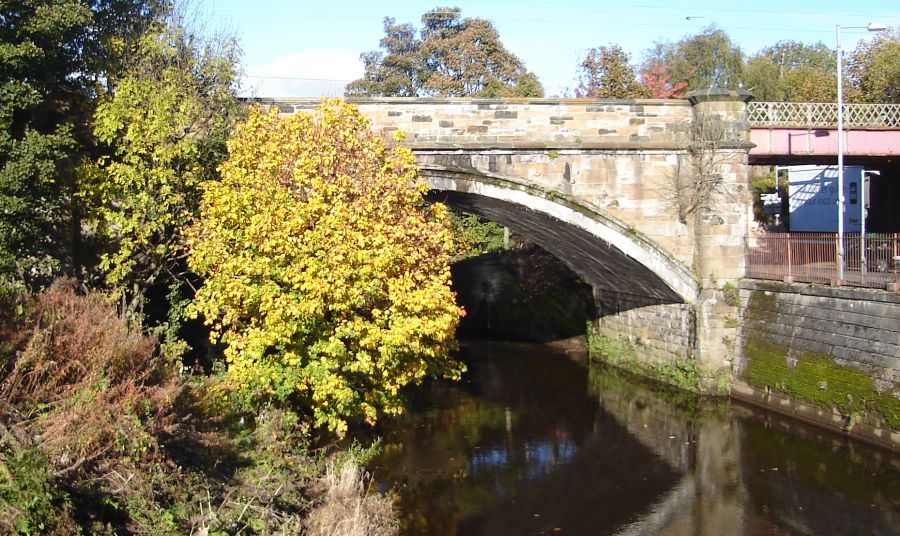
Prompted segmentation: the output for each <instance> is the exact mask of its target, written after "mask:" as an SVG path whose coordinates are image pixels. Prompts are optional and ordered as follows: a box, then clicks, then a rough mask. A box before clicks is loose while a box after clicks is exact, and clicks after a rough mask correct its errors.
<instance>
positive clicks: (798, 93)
mask: <svg viewBox="0 0 900 536" xmlns="http://www.w3.org/2000/svg"><path fill="white" fill-rule="evenodd" d="M836 70H837V64H836V61H835V57H834V52H833V51H832V50H830V49H829V48H828V47H827V46H825V45H824V44H822V43H816V44H814V45H806V44H803V43H798V42H796V41H779V42H778V43H776V44H775V45H773V46H771V47H767V48H764V49H762V50H761V51H759V52H758V53H757V54H756V55H755V56H753V57H752V58H750V60H748V61H747V64H746V66H745V68H744V85H745V87H747V88H748V89H749V90H750V92H751V93H753V95H754V96H755V97H756V98H757V99H759V100H764V101H793V102H802V101H806V102H833V101H834V100H835V98H836V94H837V80H836V79H835V73H836Z"/></svg>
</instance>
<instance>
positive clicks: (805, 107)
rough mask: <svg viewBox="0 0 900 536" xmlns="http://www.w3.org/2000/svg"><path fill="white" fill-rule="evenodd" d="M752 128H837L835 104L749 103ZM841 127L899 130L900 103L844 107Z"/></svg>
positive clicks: (748, 108)
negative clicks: (842, 125)
mask: <svg viewBox="0 0 900 536" xmlns="http://www.w3.org/2000/svg"><path fill="white" fill-rule="evenodd" d="M747 111H748V113H749V116H750V125H751V126H752V127H757V128H758V127H784V128H837V103H836V102H750V103H748V104H747ZM844 127H845V128H858V129H867V128H871V129H889V128H898V129H900V104H844Z"/></svg>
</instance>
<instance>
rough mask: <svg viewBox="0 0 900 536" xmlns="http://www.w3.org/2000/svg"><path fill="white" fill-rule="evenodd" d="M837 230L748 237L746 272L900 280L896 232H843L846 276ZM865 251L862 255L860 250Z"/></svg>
mask: <svg viewBox="0 0 900 536" xmlns="http://www.w3.org/2000/svg"><path fill="white" fill-rule="evenodd" d="M837 251H838V236H837V233H766V234H764V235H760V236H756V237H751V238H750V248H749V254H748V257H747V276H748V277H753V278H757V279H775V280H779V281H783V280H793V281H802V282H806V283H835V282H840V284H844V285H850V286H856V287H871V288H885V287H886V286H887V285H890V284H892V283H897V282H898V281H900V233H880V234H876V233H866V236H865V239H863V237H862V236H861V235H860V233H846V234H844V277H843V279H841V278H840V275H839V274H840V272H839V266H838V262H837V258H838V255H837ZM863 251H864V252H865V255H862V254H861V252H863Z"/></svg>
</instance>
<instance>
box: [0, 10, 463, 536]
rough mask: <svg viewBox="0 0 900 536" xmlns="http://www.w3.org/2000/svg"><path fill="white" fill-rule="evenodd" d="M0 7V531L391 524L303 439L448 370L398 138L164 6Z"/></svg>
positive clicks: (447, 345)
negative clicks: (282, 113) (248, 96)
mask: <svg viewBox="0 0 900 536" xmlns="http://www.w3.org/2000/svg"><path fill="white" fill-rule="evenodd" d="M0 9H2V12H0V29H2V32H0V36H2V42H0V51H2V53H3V54H2V56H0V62H2V65H3V69H4V77H3V79H2V80H0V83H2V84H3V91H2V95H0V98H2V99H3V104H4V106H3V109H2V112H0V532H2V533H4V534H7V533H13V534H16V533H19V534H38V533H47V534H79V533H80V534H270V533H291V534H295V533H301V532H302V533H306V534H388V533H392V532H393V531H394V530H395V529H394V527H395V523H394V516H393V512H392V506H391V501H390V499H389V498H386V497H383V496H377V495H372V494H370V493H368V488H367V487H366V485H365V482H366V476H365V473H364V472H363V471H362V469H361V468H360V467H361V464H363V463H364V462H365V461H366V458H367V456H368V455H370V454H371V452H369V451H366V450H364V449H361V448H351V449H350V450H349V451H347V450H346V449H344V450H343V451H342V450H338V449H334V448H332V449H320V448H318V447H316V445H319V444H322V443H323V442H327V441H328V440H329V438H331V439H333V438H334V433H335V432H337V433H341V432H343V431H344V430H345V429H346V427H347V423H348V422H359V423H362V422H363V421H369V422H371V421H374V420H375V419H376V418H377V417H378V415H380V414H381V413H385V412H387V413H396V412H398V411H400V409H401V404H400V400H399V396H398V392H399V390H400V389H401V388H402V387H403V386H405V385H406V384H409V383H416V382H419V381H421V380H422V379H423V378H424V377H426V376H432V375H437V376H448V377H456V376H458V375H459V373H460V370H461V369H460V366H459V365H457V364H456V363H455V362H454V361H453V360H452V359H450V358H449V351H450V349H452V348H453V344H454V342H453V334H454V329H455V326H456V322H457V320H458V318H459V315H460V310H459V309H458V307H457V306H456V304H455V302H454V299H453V295H452V293H451V291H450V288H449V277H450V275H449V274H450V273H449V266H448V259H449V254H450V245H451V239H450V234H449V233H450V231H449V228H450V227H449V224H448V223H447V221H446V209H445V208H444V207H443V206H442V205H439V204H434V205H431V206H430V207H426V205H425V203H424V199H423V195H424V187H423V186H422V185H421V184H417V183H416V181H415V175H416V169H415V166H414V163H413V160H412V155H411V153H409V151H407V150H404V149H400V148H399V147H397V148H386V147H385V145H384V142H383V140H382V139H381V138H380V137H376V136H374V135H372V134H371V133H369V131H368V122H367V120H366V119H365V118H363V117H362V116H361V115H360V114H359V112H358V111H356V110H355V109H354V108H352V107H350V106H348V105H346V104H344V103H342V102H339V101H329V102H326V103H325V104H324V105H323V106H322V107H321V108H320V109H319V110H318V111H316V112H315V113H314V114H310V115H300V116H297V117H295V118H293V119H289V120H279V119H277V117H276V116H275V115H267V114H264V113H262V112H260V111H255V110H250V111H248V110H246V109H244V108H242V106H241V105H240V104H239V100H238V99H237V88H238V82H239V74H238V73H239V71H240V66H239V63H238V59H239V56H240V51H239V49H238V47H237V44H236V41H235V39H234V38H233V37H232V36H229V35H227V34H216V33H210V32H208V31H207V30H206V29H205V28H203V27H202V25H200V24H199V23H197V22H195V21H192V20H191V19H190V18H189V17H186V16H185V15H184V11H183V10H179V9H176V8H174V7H173V6H171V5H169V4H168V3H165V2H159V3H157V2H152V1H140V0H112V1H110V2H103V3H95V2H80V1H77V0H76V1H67V0H26V1H25V2H21V3H17V4H16V5H9V6H3V7H2V8H0ZM228 140H231V141H230V142H228V147H226V141H228ZM278 156H282V157H283V158H281V159H278V158H277V157H278ZM188 315H191V318H189V317H188ZM204 323H206V324H207V325H208V326H209V327H204V325H203V324H204ZM223 352H224V356H225V358H224V359H223V357H222V356H223Z"/></svg>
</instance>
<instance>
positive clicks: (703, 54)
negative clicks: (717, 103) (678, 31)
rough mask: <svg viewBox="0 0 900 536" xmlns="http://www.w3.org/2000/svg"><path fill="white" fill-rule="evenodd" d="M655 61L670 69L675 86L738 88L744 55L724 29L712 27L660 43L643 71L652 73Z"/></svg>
mask: <svg viewBox="0 0 900 536" xmlns="http://www.w3.org/2000/svg"><path fill="white" fill-rule="evenodd" d="M653 62H656V63H658V64H660V65H664V66H665V67H666V70H667V72H668V73H669V74H670V76H671V77H672V81H673V83H675V84H678V83H682V82H684V83H686V84H687V85H686V89H687V90H688V91H693V90H696V89H701V88H706V87H725V88H737V87H738V85H739V83H740V81H741V75H742V71H743V65H744V53H743V52H742V51H741V49H740V48H739V47H737V46H736V45H735V44H734V43H732V42H731V39H730V38H729V37H728V34H726V33H725V32H724V31H723V30H720V29H718V28H716V27H714V26H710V27H708V28H705V29H704V30H703V31H702V32H700V33H699V34H697V35H694V36H690V37H685V38H684V39H682V40H680V41H678V42H675V43H657V44H656V46H655V47H654V48H653V49H652V50H651V51H650V52H649V54H648V55H647V58H646V59H645V62H644V68H643V69H642V70H649V69H650V67H651V65H652V64H653Z"/></svg>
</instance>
